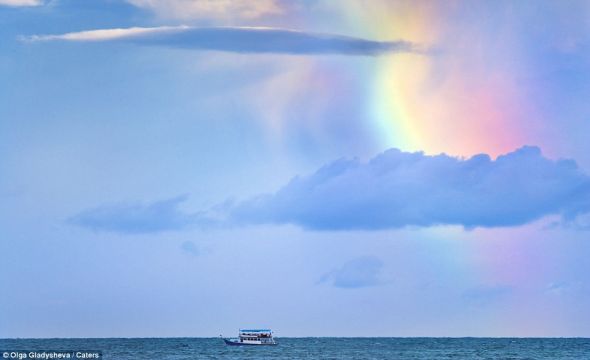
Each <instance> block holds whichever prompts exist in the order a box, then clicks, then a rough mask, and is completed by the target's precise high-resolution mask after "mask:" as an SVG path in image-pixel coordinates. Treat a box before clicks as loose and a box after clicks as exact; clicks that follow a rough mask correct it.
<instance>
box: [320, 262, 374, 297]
mask: <svg viewBox="0 0 590 360" xmlns="http://www.w3.org/2000/svg"><path fill="white" fill-rule="evenodd" d="M382 267H383V263H382V262H381V260H379V258H377V257H375V256H362V257H358V258H356V259H353V260H350V261H348V262H346V263H345V264H344V265H343V266H342V267H340V268H338V269H335V270H332V271H330V272H328V273H326V274H324V275H323V276H322V277H321V279H320V281H319V282H320V283H331V284H332V285H334V286H335V287H339V288H347V289H353V288H360V287H367V286H375V285H379V284H382V283H383V282H382V281H381V280H380V279H379V274H380V273H381V268H382Z"/></svg>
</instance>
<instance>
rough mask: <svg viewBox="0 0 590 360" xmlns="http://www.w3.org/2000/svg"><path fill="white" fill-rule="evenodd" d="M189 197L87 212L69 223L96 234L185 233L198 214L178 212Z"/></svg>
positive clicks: (124, 204)
mask: <svg viewBox="0 0 590 360" xmlns="http://www.w3.org/2000/svg"><path fill="white" fill-rule="evenodd" d="M186 199H187V196H186V195H182V196H178V197H174V198H171V199H166V200H161V201H156V202H152V203H148V204H144V203H132V204H129V203H119V204H109V205H103V206H99V207H96V208H92V209H88V210H85V211H82V212H80V213H79V214H77V215H74V216H72V217H71V218H70V219H68V223H70V224H73V225H76V226H80V227H84V228H87V229H91V230H94V231H106V232H115V233H121V234H147V233H158V232H162V231H174V230H182V229H185V228H186V227H188V226H189V225H191V224H194V223H196V222H197V219H198V216H197V215H196V214H185V213H183V212H182V211H180V210H179V209H178V207H179V205H180V204H181V203H182V202H184V201H185V200H186Z"/></svg>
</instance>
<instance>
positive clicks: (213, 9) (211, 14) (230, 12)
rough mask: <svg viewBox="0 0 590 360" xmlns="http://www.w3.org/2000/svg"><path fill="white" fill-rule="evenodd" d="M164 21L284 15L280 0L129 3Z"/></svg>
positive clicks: (139, 0)
mask: <svg viewBox="0 0 590 360" xmlns="http://www.w3.org/2000/svg"><path fill="white" fill-rule="evenodd" d="M127 2H128V3H130V4H132V5H134V6H137V7H139V8H143V9H147V10H150V11H152V12H154V13H155V14H156V15H158V16H160V17H164V18H175V19H214V20H230V19H246V20H251V19H258V18H261V17H264V16H268V15H276V14H280V13H282V12H283V9H282V7H281V6H280V4H279V3H278V1H277V0H256V1H251V0H127Z"/></svg>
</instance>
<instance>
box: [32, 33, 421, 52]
mask: <svg viewBox="0 0 590 360" xmlns="http://www.w3.org/2000/svg"><path fill="white" fill-rule="evenodd" d="M23 39H24V40H25V41H31V42H37V41H77V42H92V41H95V42H97V41H125V42H130V43H135V44H143V45H160V46H170V47H176V48H186V49H196V50H216V51H227V52H237V53H278V54H307V55H312V54H341V55H368V56H372V55H379V54H384V53H395V52H418V51H420V50H419V49H417V47H416V46H415V45H414V44H412V43H409V42H406V41H372V40H367V39H361V38H355V37H349V36H342V35H334V34H318V33H308V32H303V31H296V30H289V29H280V28H266V27H190V26H162V27H151V28H149V27H134V28H124V29H123V28H122V29H101V30H89V31H81V32H72V33H66V34H59V35H33V36H28V37H23Z"/></svg>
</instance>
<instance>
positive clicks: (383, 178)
mask: <svg viewBox="0 0 590 360" xmlns="http://www.w3.org/2000/svg"><path fill="white" fill-rule="evenodd" d="M185 199H186V196H180V197H176V198H172V199H168V200H162V201H156V202H153V203H151V204H138V203H136V204H114V205H104V206H100V207H97V208H94V209H90V210H86V211H83V212H81V213H80V214H78V215H75V216H73V217H72V218H70V219H69V222H70V223H71V224H75V225H78V226H82V227H86V228H89V229H93V230H96V231H112V232H119V233H151V232H160V231H167V230H181V229H184V228H187V227H190V226H192V225H194V226H196V227H199V228H215V227H217V228H227V227H234V226H244V225H263V224H274V225H283V224H292V225H296V226H300V227H302V228H305V229H311V230H381V229H396V228H402V227H406V226H419V227H429V226H437V225H459V226H463V227H465V228H474V227H507V226H518V225H523V224H527V223H530V222H532V221H535V220H538V219H540V218H542V217H544V216H547V215H561V217H562V222H563V223H564V224H577V223H576V222H577V221H578V219H579V218H585V217H586V216H587V215H588V214H590V177H588V175H586V174H585V173H583V172H582V171H581V170H580V169H579V168H578V167H577V165H576V163H575V162H574V161H573V160H550V159H547V158H545V157H544V156H543V155H542V154H541V151H540V149H539V148H537V147H533V146H525V147H522V148H520V149H518V150H515V151H513V152H510V153H508V154H506V155H502V156H499V157H498V158H497V159H496V160H492V159H490V157H489V156H488V155H485V154H479V155H475V156H473V157H471V158H468V159H463V158H456V157H451V156H448V155H444V154H441V155H425V154H423V153H421V152H415V153H409V152H403V151H400V150H397V149H391V150H388V151H386V152H384V153H382V154H379V155H378V156H376V157H374V158H373V159H371V160H369V161H368V162H361V161H359V160H356V159H353V160H346V159H341V160H337V161H334V162H332V163H329V164H327V165H325V166H323V167H321V168H320V169H319V170H317V171H316V172H315V173H313V174H311V175H309V176H298V177H295V178H294V179H292V180H291V181H290V182H289V183H288V184H286V185H285V186H283V187H282V188H281V189H279V190H278V191H277V192H276V193H271V194H262V195H258V196H254V197H252V198H249V199H246V200H244V201H229V200H228V201H226V202H224V203H221V204H219V205H217V206H214V207H212V208H211V209H209V210H208V211H200V212H194V213H183V212H181V211H180V210H179V209H178V205H179V204H180V203H182V202H183V201H184V200H185ZM575 228H576V229H584V228H582V227H580V226H576V227H575Z"/></svg>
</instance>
